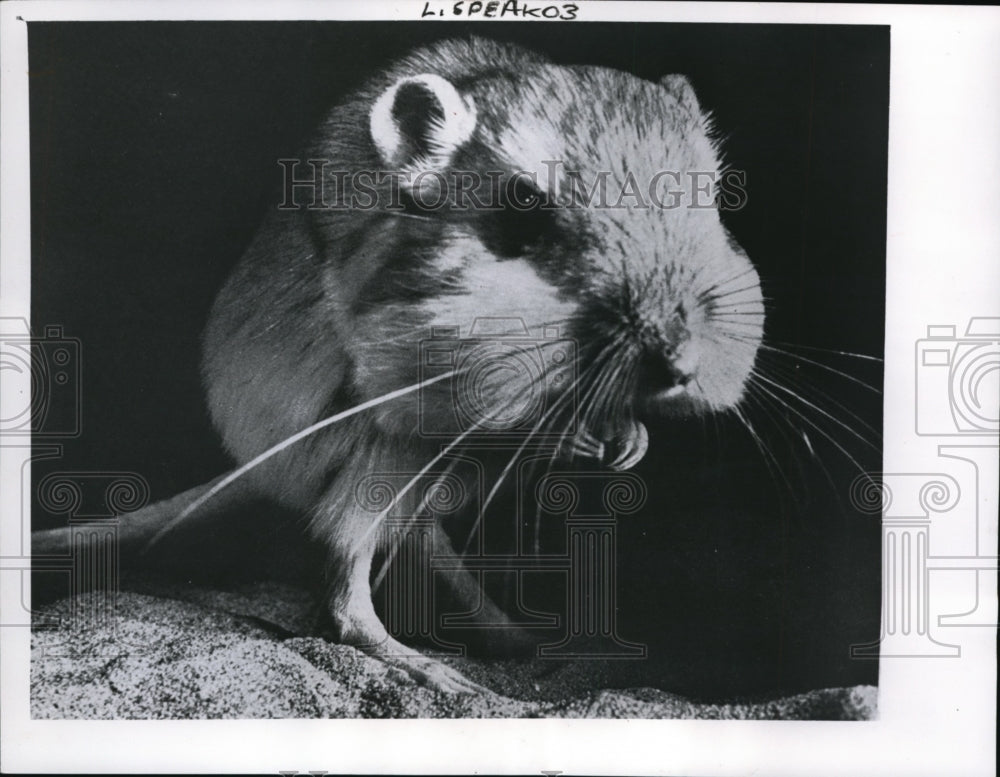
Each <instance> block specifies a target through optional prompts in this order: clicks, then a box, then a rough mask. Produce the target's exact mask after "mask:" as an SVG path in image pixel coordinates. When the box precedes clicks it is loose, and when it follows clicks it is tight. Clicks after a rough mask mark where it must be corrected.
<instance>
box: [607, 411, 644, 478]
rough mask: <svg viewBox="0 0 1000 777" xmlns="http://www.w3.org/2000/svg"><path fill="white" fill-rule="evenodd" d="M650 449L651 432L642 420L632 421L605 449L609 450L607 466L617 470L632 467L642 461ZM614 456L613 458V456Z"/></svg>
mask: <svg viewBox="0 0 1000 777" xmlns="http://www.w3.org/2000/svg"><path fill="white" fill-rule="evenodd" d="M648 449H649V432H648V431H647V430H646V426H645V425H644V424H643V423H642V422H640V421H631V422H630V423H629V425H628V426H626V427H625V428H624V429H623V430H621V432H620V433H618V434H616V435H615V436H614V437H613V438H612V439H611V441H610V443H609V444H608V445H606V446H605V450H606V451H608V452H609V455H608V456H607V458H610V459H611V461H609V462H606V463H607V466H608V467H610V468H611V469H613V470H615V471H616V472H621V471H623V470H627V469H632V467H634V466H635V465H636V464H638V463H639V462H640V461H642V457H643V456H645V455H646V451H647V450H648ZM612 457H613V458H612Z"/></svg>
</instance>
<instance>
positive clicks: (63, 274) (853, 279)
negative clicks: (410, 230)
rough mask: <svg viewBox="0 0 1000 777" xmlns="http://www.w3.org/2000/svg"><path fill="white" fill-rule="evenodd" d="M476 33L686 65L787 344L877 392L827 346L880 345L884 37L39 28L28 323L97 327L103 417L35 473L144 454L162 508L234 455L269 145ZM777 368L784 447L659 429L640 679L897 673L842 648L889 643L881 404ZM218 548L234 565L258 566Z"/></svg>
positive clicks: (624, 556) (672, 681) (83, 332)
mask: <svg viewBox="0 0 1000 777" xmlns="http://www.w3.org/2000/svg"><path fill="white" fill-rule="evenodd" d="M470 32H474V33H476V34H480V35H487V36H489V37H493V38H497V39H503V40H513V41H516V42H518V43H521V44H523V45H525V46H527V47H529V48H532V49H535V50H537V51H540V52H543V53H545V54H547V55H548V56H550V57H551V58H552V59H553V60H554V61H555V62H557V63H580V64H595V65H605V66H611V67H616V68H619V69H624V70H627V71H630V72H632V73H634V74H636V75H638V76H641V77H645V78H649V79H653V80H656V79H658V78H659V77H660V76H662V75H663V74H665V73H671V72H678V73H684V74H686V75H688V76H689V77H690V78H691V80H692V82H693V84H694V85H695V88H696V90H697V92H698V94H699V98H700V100H701V102H702V105H703V106H704V107H705V108H706V109H709V110H711V111H712V112H713V113H714V115H715V117H716V123H717V126H718V128H719V130H720V131H721V133H722V134H723V135H724V136H725V137H726V142H725V145H724V150H725V154H726V158H727V160H728V161H729V163H730V164H731V165H732V166H733V167H734V168H736V169H742V170H745V171H746V173H747V181H748V183H747V191H748V195H749V196H748V203H747V206H746V207H745V208H744V209H743V210H741V211H739V212H735V213H729V214H726V216H725V220H726V222H727V224H728V226H729V227H730V229H731V230H732V232H733V233H734V235H735V236H736V238H737V239H738V241H739V242H740V243H741V244H742V246H743V247H744V248H745V249H746V250H747V252H748V253H749V255H750V257H751V258H752V259H753V260H754V262H755V263H756V265H757V267H758V269H759V271H760V275H761V277H762V282H763V285H764V290H765V294H766V295H767V296H768V297H769V299H770V302H769V318H768V324H767V337H768V341H769V342H770V343H772V344H787V345H783V346H782V347H784V348H787V349H788V350H789V351H791V352H793V353H795V354H798V355H800V356H801V357H806V358H807V359H810V360H815V361H819V362H821V363H822V364H824V365H827V366H829V367H831V368H833V369H836V370H838V371H841V372H843V373H846V374H847V375H849V376H851V377H855V378H857V379H859V380H861V381H864V382H867V383H869V384H872V385H875V386H881V380H882V378H881V367H880V365H879V364H878V362H872V361H868V360H861V359H856V358H850V357H845V356H838V355H837V354H836V353H833V352H834V351H843V352H850V353H859V354H869V355H873V356H881V354H882V347H883V320H884V294H885V275H884V267H885V213H886V208H885V203H886V199H885V198H886V163H887V129H888V63H889V32H888V28H885V27H882V28H874V27H830V26H826V27H812V26H804V25H797V26H791V25H789V26H771V25H656V24H642V25H636V24H589V23H588V24H583V23H580V24H574V25H572V26H568V25H566V24H562V25H559V24H544V23H532V24H490V25H488V26H485V25H474V24H459V23H448V24H436V23H423V22H413V23H392V24H388V23H307V22H287V23H272V22H268V23H224V22H218V23H201V22H199V23H192V22H157V23H78V22H76V23H32V24H30V25H29V55H30V69H31V112H30V121H31V144H32V145H31V151H32V156H31V175H32V191H31V204H32V319H33V320H32V326H33V328H34V329H33V331H35V333H36V334H37V333H39V332H40V331H41V328H42V327H43V326H44V325H46V324H60V325H62V327H63V328H64V331H65V334H66V335H67V336H70V337H75V338H79V340H80V341H81V365H82V387H83V388H82V391H83V394H82V430H83V431H82V434H80V435H79V436H78V437H76V438H72V439H65V440H59V442H61V443H62V444H63V445H64V455H63V457H62V458H61V459H58V460H55V461H52V462H45V463H39V464H37V465H36V467H35V470H34V476H35V479H36V482H37V481H38V479H39V478H41V477H43V476H44V475H45V474H46V473H47V472H52V471H56V470H80V471H88V472H89V471H93V472H108V471H131V472H135V473H138V474H140V475H141V476H142V477H144V478H145V479H146V480H147V481H148V482H149V484H150V489H151V496H152V498H153V499H158V498H162V497H166V496H169V495H171V494H173V493H176V492H177V491H180V490H182V489H184V488H188V487H191V486H194V485H197V484H199V483H202V482H204V481H206V480H207V479H209V478H210V477H213V476H215V475H217V474H219V473H221V472H223V471H225V470H227V469H228V468H229V467H230V466H231V463H230V462H229V461H228V460H227V458H226V456H225V455H224V453H223V452H222V450H221V448H220V446H219V444H218V441H217V439H216V437H215V435H214V433H213V432H212V430H211V428H210V425H209V423H208V420H207V415H206V412H205V408H204V405H203V402H202V398H201V388H200V383H199V372H198V358H199V355H198V354H199V336H200V332H201V330H202V328H203V326H204V324H205V320H206V316H207V313H208V308H209V305H210V304H211V301H212V299H213V296H214V294H215V293H216V291H217V290H218V288H219V286H220V285H221V283H222V281H223V279H224V278H225V276H226V275H227V272H228V271H229V269H230V268H231V267H232V266H233V265H234V263H235V262H236V261H237V260H238V259H239V257H240V254H241V252H242V250H243V249H244V248H245V246H246V245H247V243H248V242H249V240H250V238H251V237H252V235H253V232H254V230H255V228H256V227H257V225H258V223H259V221H260V220H261V218H262V216H263V214H264V213H265V209H266V208H268V207H271V206H273V197H274V195H275V190H276V187H277V186H278V185H279V183H280V170H279V168H278V166H277V164H276V160H277V159H278V158H281V157H287V156H295V154H296V152H297V150H298V148H299V146H300V144H302V143H303V141H304V140H305V139H306V138H307V136H308V134H309V132H310V130H311V129H312V127H313V125H314V123H315V122H316V121H317V119H318V118H319V117H320V116H321V114H322V113H323V112H324V111H325V110H326V109H327V108H328V107H329V106H330V105H331V104H332V103H333V102H335V101H336V100H337V99H338V98H339V97H341V96H342V95H344V94H345V93H346V92H347V91H349V90H350V89H352V88H354V87H356V86H358V85H360V84H361V83H362V82H363V80H364V79H365V78H366V77H367V76H368V75H369V74H370V73H372V72H373V71H374V70H375V69H377V68H380V67H383V66H384V65H385V64H386V63H387V62H388V61H390V60H392V59H393V58H395V57H397V56H398V55H400V54H403V53H406V52H407V51H408V50H410V49H411V48H413V47H415V46H417V45H419V44H422V43H426V42H430V41H432V40H435V39H438V38H440V37H444V36H453V35H460V34H466V33H470ZM806 348H808V349H809V350H806ZM812 349H817V350H812ZM824 349H826V350H824ZM764 361H765V363H766V364H768V365H771V369H774V370H780V372H779V373H771V374H780V375H781V379H782V380H783V381H784V382H785V383H786V384H787V385H790V386H794V387H795V390H796V391H798V392H800V393H801V394H802V395H803V396H805V397H807V398H808V401H809V402H810V403H812V404H813V405H814V406H815V407H813V408H810V407H809V406H808V405H805V404H802V403H801V402H796V401H794V400H792V401H791V404H792V405H794V407H795V408H797V410H798V412H799V413H800V414H804V415H805V416H806V418H807V419H808V420H804V419H803V418H802V417H801V416H800V415H798V414H797V413H796V411H795V410H791V409H788V408H778V407H777V405H776V404H775V403H773V402H767V403H763V404H762V403H761V402H759V401H757V402H753V403H751V404H750V405H749V406H748V415H749V417H750V419H751V421H752V422H753V424H754V427H755V428H756V429H757V431H758V433H759V434H760V436H761V438H762V439H763V441H764V443H765V444H766V446H767V448H768V450H769V451H770V456H771V457H773V460H771V459H769V458H766V457H765V456H764V455H763V454H762V453H761V452H760V451H759V450H758V448H757V446H756V444H755V442H754V441H753V439H752V438H751V436H750V435H749V434H747V432H746V431H745V430H744V429H743V428H742V426H741V425H740V424H739V423H738V422H737V421H736V420H735V419H732V418H723V419H717V420H713V421H708V422H692V423H682V424H672V425H664V426H663V427H662V428H651V429H650V432H651V438H652V440H653V446H652V448H651V450H650V452H649V455H648V456H647V457H646V459H645V460H644V461H643V462H642V464H641V465H640V466H639V467H638V468H637V470H636V472H637V474H639V475H640V476H641V477H643V478H644V480H645V481H646V482H647V483H648V484H649V486H650V494H649V500H648V503H647V507H646V508H645V509H644V510H643V511H642V512H641V513H640V514H637V515H634V516H629V517H628V518H627V519H623V521H622V523H621V524H620V526H619V551H620V563H619V597H618V602H619V607H620V611H619V615H620V631H621V633H622V635H623V636H625V637H627V638H629V639H631V640H638V641H644V642H646V643H647V644H649V646H650V651H651V652H650V655H651V657H652V658H654V659H655V658H659V659H662V660H651V661H649V662H637V663H636V666H637V668H636V670H635V671H636V672H637V673H638V676H637V677H638V679H636V680H634V681H633V684H646V685H650V684H652V685H656V684H659V685H660V686H661V687H664V688H665V689H667V690H674V691H680V692H685V693H689V694H693V695H699V694H701V695H713V694H723V695H726V694H733V693H736V694H740V693H760V692H773V691H778V690H781V691H787V690H798V689H803V688H814V687H824V686H835V685H848V684H854V683H861V682H867V683H875V682H876V679H877V667H876V663H875V662H874V661H858V660H852V659H850V658H849V646H850V645H851V644H853V643H862V642H870V641H872V640H874V639H876V638H877V636H878V621H879V596H880V582H879V570H880V564H879V543H880V529H879V525H878V520H877V518H876V517H872V516H870V515H865V514H862V513H859V512H857V511H855V510H854V509H853V508H852V507H851V506H850V502H849V499H848V494H849V487H850V484H851V482H852V481H853V479H854V477H855V476H856V475H857V474H858V473H859V471H861V470H868V471H878V470H879V469H880V462H881V450H880V447H881V446H880V440H879V438H878V434H876V433H872V432H870V431H867V430H865V429H863V428H862V426H861V422H862V421H864V422H865V423H867V424H870V425H871V426H872V427H874V429H876V430H881V397H880V396H879V395H877V394H875V393H873V392H870V391H866V390H864V389H862V388H860V387H859V386H858V385H857V384H855V383H853V382H852V381H850V380H849V379H848V378H847V377H844V376H843V375H840V374H837V373H834V372H831V371H829V370H825V369H821V368H819V367H817V366H815V365H813V364H810V362H809V361H806V360H805V359H803V358H793V357H792V356H790V355H786V356H784V357H781V358H775V357H773V356H768V357H766V358H765V359H764ZM835 402H836V403H839V404H834V403H835ZM765 405H767V406H765ZM816 408H820V410H817V409H816ZM823 413H828V414H829V415H831V416H834V417H836V419H838V420H839V422H842V423H844V424H846V425H847V426H849V427H851V428H853V429H855V430H857V431H859V432H860V436H858V435H855V434H853V433H852V432H851V431H850V430H848V429H845V428H844V427H843V426H841V425H840V423H838V422H835V421H833V420H831V419H830V418H829V417H828V416H826V415H824V414H823ZM852 414H853V415H852ZM817 426H818V427H819V428H818V429H817V428H816V427H817ZM803 432H805V434H806V435H807V437H808V439H806V438H805V437H804V436H803ZM861 437H863V438H865V439H864V440H863V439H861ZM830 438H832V439H830ZM866 441H867V442H866ZM35 515H36V516H38V517H37V518H36V526H38V525H46V526H47V525H53V524H56V523H58V520H59V519H57V518H56V517H55V516H51V515H46V514H45V512H44V510H41V509H40V508H39V507H38V505H37V504H36V511H35ZM63 520H64V519H63ZM245 531H248V530H245ZM261 544H265V545H266V544H268V543H263V542H261ZM216 558H217V560H218V564H216V567H217V568H218V569H221V570H222V571H221V572H217V574H219V575H222V576H225V575H227V574H229V575H235V574H236V573H237V572H239V573H247V569H246V565H245V564H241V562H239V560H238V559H235V558H234V557H233V554H232V553H231V552H230V553H226V552H221V553H219V554H218V556H217V557H216ZM169 567H170V562H169V561H168V562H167V568H168V569H169ZM188 573H189V570H184V573H183V574H184V576H188Z"/></svg>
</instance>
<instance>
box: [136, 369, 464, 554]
mask: <svg viewBox="0 0 1000 777" xmlns="http://www.w3.org/2000/svg"><path fill="white" fill-rule="evenodd" d="M456 374H457V371H452V372H446V373H442V374H441V375H435V376H434V377H433V378H428V379H427V380H422V381H419V382H418V383H414V384H412V385H410V386H406V387H404V388H401V389H396V390H395V391H390V392H389V393H387V394H383V395H382V396H379V397H375V398H374V399H369V400H367V401H366V402H362V403H361V404H360V405H355V406H354V407H352V408H350V409H348V410H344V411H343V412H340V413H336V414H334V415H332V416H329V417H327V418H324V419H323V420H322V421H317V422H316V423H314V424H313V425H312V426H308V427H306V428H305V429H303V430H302V431H300V432H296V433H295V434H293V435H291V436H290V437H286V438H285V439H284V440H282V441H281V442H279V443H277V444H276V445H273V446H271V447H270V448H268V449H267V450H266V451H264V452H263V453H261V454H259V455H257V456H255V457H254V458H253V459H251V460H250V461H248V462H247V463H246V464H244V465H243V466H241V467H238V468H237V469H235V470H234V471H233V472H231V473H230V474H229V475H227V476H226V477H224V478H223V479H222V480H220V481H219V482H218V483H216V484H215V485H214V486H213V487H212V488H210V489H209V490H208V491H207V492H206V493H205V494H202V496H200V497H199V498H198V499H196V500H195V501H194V502H192V503H191V504H189V505H188V506H187V507H186V508H184V510H182V511H181V512H180V514H178V515H177V517H175V518H173V519H171V520H170V521H168V522H167V524H166V525H164V526H163V527H162V528H161V529H160V530H159V531H157V532H156V534H154V535H153V537H152V538H151V539H150V540H149V542H148V543H147V545H146V548H147V550H148V549H149V548H150V547H151V546H152V545H154V544H155V543H156V542H158V541H159V540H161V539H162V538H163V537H164V536H165V535H166V534H167V533H168V532H170V531H171V530H172V529H173V528H174V527H176V526H178V525H179V524H180V523H182V522H183V521H184V520H185V519H187V518H188V516H190V515H191V514H192V513H194V512H195V511H196V510H197V509H198V508H200V507H201V506H202V505H203V504H205V503H206V502H207V501H208V500H209V499H211V498H212V497H214V496H215V495H216V494H218V493H219V492H220V491H222V489H224V488H226V487H227V486H229V485H231V484H232V483H234V482H235V481H236V480H238V479H239V478H241V477H243V476H244V475H245V474H246V473H248V472H249V471H250V470H252V469H254V468H256V467H258V466H260V465H261V464H263V463H264V462H265V461H267V460H268V459H270V458H271V457H272V456H276V455H277V454H279V453H281V452H282V451H283V450H285V449H286V448H289V447H290V446H292V445H294V444H295V443H297V442H299V441H300V440H303V439H305V438H306V437H309V436H310V435H312V434H315V433H316V432H318V431H320V430H321V429H325V428H326V427H328V426H332V425H333V424H336V423H339V422H340V421H343V420H344V419H347V418H350V417H351V416H355V415H358V414H359V413H363V412H364V411H365V410H370V409H371V408H373V407H377V406H379V405H382V404H385V403H386V402H391V401H392V400H394V399H398V398H399V397H402V396H406V395H407V394H412V393H413V392H414V391H419V390H420V389H422V388H424V387H425V386H430V385H433V384H434V383H438V382H440V381H442V380H447V379H450V378H453V377H454V376H455V375H456Z"/></svg>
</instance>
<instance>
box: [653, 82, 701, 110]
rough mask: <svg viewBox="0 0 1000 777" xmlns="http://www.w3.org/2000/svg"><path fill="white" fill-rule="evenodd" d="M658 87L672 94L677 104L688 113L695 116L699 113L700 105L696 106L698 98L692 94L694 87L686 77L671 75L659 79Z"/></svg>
mask: <svg viewBox="0 0 1000 777" xmlns="http://www.w3.org/2000/svg"><path fill="white" fill-rule="evenodd" d="M660 86H662V87H663V88H664V89H666V90H667V91H668V92H670V94H672V95H673V96H674V97H675V98H676V100H677V102H679V103H680V104H681V105H682V106H684V107H685V108H686V109H687V110H688V111H689V112H690V113H692V114H693V115H695V116H697V115H698V114H699V113H701V105H699V104H698V97H697V96H696V95H695V93H694V87H693V86H691V82H690V81H689V80H688V77H687V76H682V75H680V74H678V73H672V74H670V75H667V76H663V78H661V79H660Z"/></svg>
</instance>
